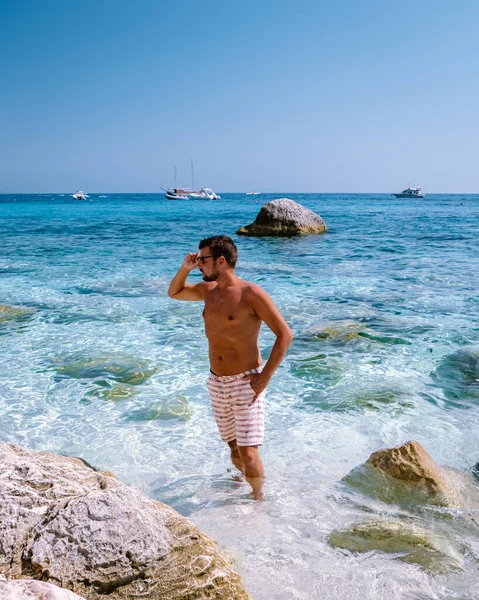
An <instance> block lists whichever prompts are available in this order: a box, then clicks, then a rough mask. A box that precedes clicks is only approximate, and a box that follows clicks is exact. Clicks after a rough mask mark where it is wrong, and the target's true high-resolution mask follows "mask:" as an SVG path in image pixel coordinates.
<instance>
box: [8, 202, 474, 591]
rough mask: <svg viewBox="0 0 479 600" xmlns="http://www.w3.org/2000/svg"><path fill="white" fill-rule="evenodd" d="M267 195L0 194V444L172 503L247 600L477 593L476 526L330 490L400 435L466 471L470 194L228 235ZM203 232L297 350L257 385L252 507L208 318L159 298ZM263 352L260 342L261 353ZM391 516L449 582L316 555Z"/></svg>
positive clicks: (366, 205)
mask: <svg viewBox="0 0 479 600" xmlns="http://www.w3.org/2000/svg"><path fill="white" fill-rule="evenodd" d="M285 195H286V194H285ZM280 196H281V195H278V194H275V195H262V196H256V197H251V196H244V195H235V194H222V200H221V201H219V202H209V201H183V202H178V201H168V200H166V199H164V197H163V196H162V195H130V194H129V195H127V194H122V195H114V194H102V195H95V194H93V195H92V196H91V200H90V201H88V202H78V201H75V200H73V199H72V198H71V197H69V196H61V195H30V196H20V195H17V196H7V195H4V196H0V247H1V252H0V305H4V306H8V307H10V308H3V309H0V410H1V415H2V427H1V433H0V438H1V439H2V440H3V441H9V442H16V443H19V444H21V445H23V446H25V447H27V448H30V449H32V450H48V451H52V452H57V453H63V454H68V455H76V456H81V457H82V458H84V459H86V460H87V461H88V462H90V463H91V464H94V465H95V466H97V467H99V468H101V469H103V470H109V471H112V472H114V473H115V474H116V475H117V476H118V477H119V478H120V479H122V480H123V481H125V482H127V483H129V484H133V485H135V486H137V487H139V488H141V489H142V490H143V491H145V492H146V493H147V494H149V495H150V496H152V497H154V498H157V499H159V500H162V501H164V502H166V503H167V504H170V505H171V506H173V507H174V508H176V509H177V510H178V511H180V512H181V513H182V514H184V515H186V516H188V517H189V518H191V519H192V520H193V521H194V522H195V523H196V524H197V525H199V526H200V527H201V528H202V529H203V530H205V531H206V532H207V533H209V534H210V535H211V536H212V537H213V538H215V539H216V540H218V542H219V543H220V545H221V546H222V548H223V549H224V550H225V551H226V552H227V553H228V554H229V555H231V556H232V557H233V558H234V559H235V560H236V563H237V565H238V569H239V571H240V572H241V574H242V576H243V579H244V582H245V584H246V586H247V588H248V589H249V591H250V593H251V594H252V597H253V599H254V600H276V599H278V600H287V599H301V600H303V599H316V598H326V599H336V598H337V599H340V598H341V599H344V598H354V599H355V598H371V599H373V598H374V599H376V598H377V599H379V598H381V599H383V598H404V599H410V598H417V599H436V598H447V599H452V598H461V599H466V598H468V599H469V598H478V597H479V587H478V583H477V582H478V580H479V578H478V561H479V526H475V525H474V524H471V523H470V522H467V524H465V521H464V515H463V514H462V512H461V511H455V510H451V511H447V510H444V509H437V510H434V509H433V508H430V509H429V508H428V509H415V508H414V507H406V508H404V507H403V506H401V507H400V506H398V505H395V504H386V503H384V502H381V501H380V500H378V499H375V500H374V499H371V498H369V499H368V498H366V496H364V495H362V493H361V492H360V491H354V490H351V489H348V488H347V486H345V484H344V483H342V482H341V479H342V478H343V477H344V476H345V475H346V474H347V473H348V472H350V471H351V469H353V468H354V467H356V466H358V465H360V464H361V463H363V462H364V461H365V460H366V459H367V458H368V456H369V455H370V454H371V453H372V452H373V451H375V450H377V449H379V448H382V447H391V446H394V445H397V444H400V443H403V442H405V441H406V440H409V439H416V440H418V441H419V442H421V444H422V445H423V446H424V447H425V449H426V450H427V451H428V452H429V453H430V454H431V455H432V456H433V458H434V459H435V460H436V462H437V463H438V464H440V465H443V466H449V467H453V468H456V469H458V470H460V471H462V472H468V473H470V472H471V469H472V467H473V465H474V464H475V463H477V462H478V461H479V447H478V439H479V420H478V417H479V318H478V316H479V300H478V294H477V289H478V283H477V282H478V280H479V277H478V264H479V244H478V237H477V232H478V230H479V196H472V195H467V196H460V195H450V196H441V195H434V196H427V197H426V198H424V199H422V200H404V199H396V198H394V197H392V196H388V195H367V194H362V195H339V194H337V195H323V194H321V195H320V194H318V195H316V194H309V195H295V194H293V195H291V194H288V195H287V196H288V197H290V198H292V199H294V200H296V201H298V202H300V203H301V204H303V205H305V206H307V207H308V208H311V209H312V210H314V211H316V212H318V213H319V214H320V215H321V216H322V217H323V218H324V219H325V221H326V223H327V225H328V228H329V229H328V232H327V233H326V234H325V235H322V236H308V237H302V238H290V239H273V238H263V239H256V238H245V237H238V236H236V235H235V231H236V230H237V229H238V227H240V226H242V225H245V224H247V223H250V222H251V221H252V220H253V219H254V217H255V216H256V214H257V212H258V211H259V208H260V207H261V205H262V204H263V203H264V202H265V201H267V200H271V199H274V198H277V197H280ZM215 234H227V235H231V236H232V237H233V239H234V240H235V242H236V243H237V245H238V248H239V255H240V260H239V263H238V268H237V273H238V275H239V276H240V277H242V278H244V279H249V280H252V281H254V282H256V283H259V284H260V285H262V286H263V287H264V288H265V289H266V290H267V291H268V292H269V293H270V295H271V296H272V297H273V299H274V301H275V303H276V305H277V306H278V307H279V309H280V310H281V312H282V313H283V315H284V317H285V318H286V320H287V322H288V323H289V325H290V326H291V329H292V330H293V333H294V336H295V337H294V341H293V344H292V346H291V349H290V351H289V353H288V355H287V357H286V359H285V361H284V363H283V365H282V366H281V367H280V369H279V370H278V372H277V374H276V376H275V378H274V379H273V380H272V382H271V384H270V388H269V390H268V409H267V411H268V413H267V423H266V429H267V435H266V441H265V446H264V448H263V450H262V457H263V460H264V463H265V468H266V473H267V477H268V479H267V483H266V486H265V491H266V500H265V501H264V502H263V503H261V504H258V503H254V502H252V501H251V500H250V499H249V494H248V487H247V486H246V485H242V484H237V483H235V482H233V481H232V478H231V473H229V472H228V471H227V468H228V467H229V461H228V453H227V451H226V448H225V447H224V445H223V444H222V443H221V441H220V440H219V438H218V435H217V432H216V428H215V424H214V421H213V417H212V414H211V411H210V408H209V399H208V394H207V391H206V387H205V382H206V377H207V373H208V361H207V347H206V341H205V338H204V332H203V324H202V317H201V311H202V305H201V304H199V303H187V302H185V303H181V302H175V301H173V300H170V299H169V298H168V296H167V294H166V290H167V287H168V284H169V281H170V280H171V278H172V277H173V275H174V273H175V272H176V270H177V268H178V267H179V265H180V264H181V261H182V259H183V257H184V255H185V254H186V253H187V252H188V251H192V250H196V249H197V245H198V242H199V240H200V239H201V238H203V237H206V236H209V235H215ZM192 279H195V280H199V279H200V275H199V273H196V274H193V275H192ZM272 342H273V337H272V335H271V333H270V332H268V331H267V330H265V331H263V332H262V334H261V343H260V345H261V347H262V349H263V351H264V354H265V356H267V354H268V351H269V349H270V348H271V345H272ZM390 516H392V517H394V518H398V517H399V518H401V519H404V520H406V521H407V520H410V521H413V522H415V523H416V524H418V525H420V526H422V527H425V528H426V529H428V530H430V531H432V532H433V533H434V534H435V535H436V536H439V537H440V538H441V539H445V540H446V539H447V540H448V541H447V543H448V544H449V546H450V547H451V549H452V550H451V552H454V553H455V554H456V555H457V557H458V559H457V560H458V561H459V563H460V569H459V570H457V571H454V572H449V573H442V572H439V573H434V572H431V570H429V571H428V570H422V569H420V568H418V567H417V566H416V565H415V564H408V563H406V562H401V561H398V560H397V558H398V555H392V554H386V553H381V552H378V551H369V552H366V553H363V554H353V553H350V552H348V551H346V550H341V551H340V550H337V549H334V548H332V547H331V546H330V545H329V544H328V543H327V538H328V535H329V534H330V533H331V531H333V530H334V529H337V528H342V527H346V526H347V525H350V524H352V523H356V522H360V521H361V520H363V519H365V518H368V519H370V518H386V517H390ZM476 521H477V519H476ZM473 523H474V521H473Z"/></svg>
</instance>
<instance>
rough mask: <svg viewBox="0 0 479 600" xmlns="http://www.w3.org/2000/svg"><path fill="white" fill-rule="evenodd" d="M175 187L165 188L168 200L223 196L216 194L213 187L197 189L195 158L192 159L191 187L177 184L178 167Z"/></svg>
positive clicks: (216, 198) (210, 198) (209, 198)
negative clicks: (180, 186)
mask: <svg viewBox="0 0 479 600" xmlns="http://www.w3.org/2000/svg"><path fill="white" fill-rule="evenodd" d="M174 181H175V185H174V187H170V188H168V189H167V190H165V192H166V194H165V198H168V200H189V199H192V198H193V199H195V200H202V199H203V200H219V199H220V198H221V196H219V195H218V194H215V192H213V190H212V189H211V188H201V190H198V191H197V190H195V177H194V169H193V159H191V188H179V187H177V186H176V167H175V170H174Z"/></svg>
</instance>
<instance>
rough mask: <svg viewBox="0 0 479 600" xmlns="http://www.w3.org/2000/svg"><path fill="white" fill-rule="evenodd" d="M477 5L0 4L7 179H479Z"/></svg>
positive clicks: (434, 0)
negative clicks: (193, 176)
mask: <svg viewBox="0 0 479 600" xmlns="http://www.w3.org/2000/svg"><path fill="white" fill-rule="evenodd" d="M478 23H479V2H478V1H477V0H459V1H458V0H455V1H449V0H414V1H410V0H401V1H393V0H391V1H389V0H336V1H332V0H325V1H322V0H311V1H309V0H304V1H303V0H301V1H298V0H296V1H294V2H293V1H289V0H275V1H270V0H256V2H252V1H249V0H244V1H243V2H231V1H229V0H212V1H209V0H203V1H200V0H190V1H187V0H176V2H165V1H160V0H128V1H126V0H82V1H79V0H22V1H18V0H0V56H1V57H2V58H1V61H0V76H1V79H0V81H1V89H0V191H2V192H9V191H15V192H49V191H52V192H53V191H60V192H63V191H74V190H76V189H78V188H81V189H85V190H88V191H92V192H93V191H110V192H114V191H116V192H133V191H136V192H155V191H161V187H167V186H168V185H171V184H172V183H173V169H174V166H175V165H176V167H177V172H178V184H182V185H189V184H190V159H191V158H193V159H194V164H195V175H196V177H195V180H196V181H195V183H196V184H198V186H209V187H212V188H213V189H215V190H216V191H219V192H221V191H231V192H234V191H237V192H243V191H250V190H261V191H264V192H267V191H269V192H391V191H395V190H398V189H400V188H403V187H405V186H407V185H408V183H409V182H415V183H416V184H417V185H421V186H422V187H423V189H424V190H425V191H426V193H427V192H430V193H432V192H471V193H474V192H479V168H478V163H479V160H478V158H479V156H478V155H479V152H478V147H479V141H478V140H479V115H478V99H479V77H478V76H479V68H478V64H479V35H478V34H477V26H478Z"/></svg>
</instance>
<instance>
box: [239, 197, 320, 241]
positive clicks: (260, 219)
mask: <svg viewBox="0 0 479 600" xmlns="http://www.w3.org/2000/svg"><path fill="white" fill-rule="evenodd" d="M325 231H326V223H325V222H324V221H323V219H322V218H321V217H320V216H319V215H317V214H316V213H315V212H313V211H312V210H309V208H305V207H304V206H302V205H301V204H298V203H297V202H295V201H294V200H290V199H289V198H279V199H278V200H272V201H271V202H266V204H263V206H262V208H261V210H260V211H259V213H258V216H257V217H256V219H255V221H254V222H253V223H251V224H250V225H246V226H245V227H241V228H240V229H238V231H237V232H236V233H238V234H240V235H252V236H265V235H278V236H292V235H300V234H303V235H304V234H308V233H324V232H325Z"/></svg>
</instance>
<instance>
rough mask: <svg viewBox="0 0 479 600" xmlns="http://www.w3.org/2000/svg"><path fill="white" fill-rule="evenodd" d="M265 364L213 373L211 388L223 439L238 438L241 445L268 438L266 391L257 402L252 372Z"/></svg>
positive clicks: (214, 408)
mask: <svg viewBox="0 0 479 600" xmlns="http://www.w3.org/2000/svg"><path fill="white" fill-rule="evenodd" d="M261 369H262V367H258V368H257V369H251V371H245V372H244V373H238V375H215V374H214V373H210V376H209V378H208V383H207V385H208V391H209V393H210V396H211V404H212V406H213V413H214V415H215V419H216V424H217V426H218V429H219V432H220V435H221V439H222V440H223V441H224V442H232V441H233V440H236V443H237V444H238V446H261V444H262V443H263V438H264V404H265V402H264V401H265V392H264V391H263V392H261V394H260V395H259V396H258V398H257V399H256V400H255V401H254V403H253V398H254V396H255V392H254V391H253V388H252V387H251V384H250V382H249V379H248V375H252V374H253V373H260V372H261Z"/></svg>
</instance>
